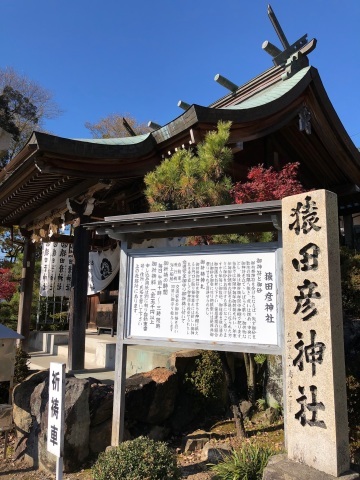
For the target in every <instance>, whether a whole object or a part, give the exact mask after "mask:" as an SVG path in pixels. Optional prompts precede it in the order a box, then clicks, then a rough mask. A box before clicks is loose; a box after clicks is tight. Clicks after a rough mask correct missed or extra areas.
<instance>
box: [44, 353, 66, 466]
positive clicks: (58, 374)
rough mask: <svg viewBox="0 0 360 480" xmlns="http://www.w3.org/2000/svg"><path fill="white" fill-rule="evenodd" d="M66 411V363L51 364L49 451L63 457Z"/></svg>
mask: <svg viewBox="0 0 360 480" xmlns="http://www.w3.org/2000/svg"><path fill="white" fill-rule="evenodd" d="M64 410H65V363H54V362H51V363H50V372H49V404H48V431H47V450H48V452H51V453H53V454H54V455H56V457H62V456H63V449H64Z"/></svg>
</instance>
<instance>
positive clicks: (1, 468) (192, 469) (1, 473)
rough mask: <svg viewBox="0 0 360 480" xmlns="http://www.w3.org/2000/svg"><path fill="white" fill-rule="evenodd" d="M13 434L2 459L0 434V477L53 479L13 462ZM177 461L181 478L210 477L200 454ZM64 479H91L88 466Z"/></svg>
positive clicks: (197, 479) (201, 479)
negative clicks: (6, 453) (5, 455)
mask: <svg viewBox="0 0 360 480" xmlns="http://www.w3.org/2000/svg"><path fill="white" fill-rule="evenodd" d="M14 443H15V436H14V434H13V433H9V445H8V455H7V458H6V459H4V434H0V479H1V480H19V479H20V478H21V479H22V480H34V479H36V480H53V478H54V476H55V475H54V476H50V475H48V474H45V473H44V472H42V471H41V470H34V469H32V468H29V467H28V466H27V465H26V464H25V463H24V462H22V461H18V462H14V461H13V458H12V452H13V449H14ZM178 462H179V465H180V467H181V471H182V478H183V479H188V480H209V479H211V478H212V476H211V474H210V473H209V472H206V471H204V470H206V465H205V464H204V463H203V462H201V460H200V455H199V454H197V453H192V454H191V455H179V456H178ZM63 478H64V480H92V479H93V477H92V475H91V470H90V467H89V466H87V467H86V468H84V469H83V470H81V471H79V472H75V473H69V474H64V477H63Z"/></svg>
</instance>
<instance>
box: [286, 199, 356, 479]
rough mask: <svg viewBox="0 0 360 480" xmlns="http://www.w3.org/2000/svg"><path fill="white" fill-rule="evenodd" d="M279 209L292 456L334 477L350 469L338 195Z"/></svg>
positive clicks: (293, 202) (295, 202) (288, 202)
mask: <svg viewBox="0 0 360 480" xmlns="http://www.w3.org/2000/svg"><path fill="white" fill-rule="evenodd" d="M282 205H283V213H282V228H283V252H284V261H283V265H284V318H285V345H286V349H285V352H284V354H285V355H286V387H287V409H286V411H287V443H288V445H287V450H288V457H289V459H291V460H295V461H298V462H300V463H304V464H306V465H309V466H311V467H313V468H315V469H317V470H321V471H323V472H325V473H327V474H329V475H333V476H334V477H337V476H339V475H340V474H341V473H343V472H345V471H347V470H348V469H349V446H348V425H347V408H346V390H345V361H344V337H343V326H342V305H341V285H340V261H339V231H338V209H337V196H336V195H335V194H334V193H332V192H327V191H326V190H317V191H312V192H308V193H304V194H300V195H295V196H292V197H287V198H285V199H284V200H283V202H282Z"/></svg>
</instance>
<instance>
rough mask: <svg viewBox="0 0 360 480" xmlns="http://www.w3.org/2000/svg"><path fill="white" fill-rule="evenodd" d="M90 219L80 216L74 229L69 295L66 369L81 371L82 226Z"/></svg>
mask: <svg viewBox="0 0 360 480" xmlns="http://www.w3.org/2000/svg"><path fill="white" fill-rule="evenodd" d="M89 221H90V217H87V216H85V215H80V216H79V217H78V219H77V221H76V226H75V229H74V244H73V255H74V260H73V270H72V284H71V295H70V319H69V353H68V369H69V370H83V369H84V364H85V331H86V314H87V285H88V265H89V243H90V232H89V231H88V230H86V229H85V228H84V227H83V226H82V224H84V223H86V222H89Z"/></svg>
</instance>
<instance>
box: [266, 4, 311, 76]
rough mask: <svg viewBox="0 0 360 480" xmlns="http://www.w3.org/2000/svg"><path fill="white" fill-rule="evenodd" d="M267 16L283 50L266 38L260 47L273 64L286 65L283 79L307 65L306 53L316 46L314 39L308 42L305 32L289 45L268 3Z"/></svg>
mask: <svg viewBox="0 0 360 480" xmlns="http://www.w3.org/2000/svg"><path fill="white" fill-rule="evenodd" d="M268 16H269V18H270V21H271V23H272V25H273V27H274V29H275V32H276V34H277V36H278V37H279V40H280V42H281V44H282V46H283V50H281V49H279V48H278V47H276V46H275V45H273V44H272V43H271V42H269V41H268V40H266V41H265V42H264V43H263V44H262V48H263V50H265V52H267V53H268V54H269V55H271V56H272V57H273V63H274V65H275V66H281V65H282V66H284V67H286V72H287V73H286V74H285V76H284V78H283V80H285V79H286V78H289V77H290V76H292V75H293V74H294V73H296V72H297V71H299V70H300V68H303V67H304V66H307V65H308V60H307V59H306V55H308V54H309V53H310V52H312V51H313V50H314V48H315V47H316V39H313V40H311V41H310V42H308V40H307V33H306V34H305V35H303V36H302V37H301V38H299V39H298V40H296V42H294V43H293V44H292V45H290V43H289V42H288V40H287V38H286V36H285V33H284V31H283V29H282V28H281V25H280V23H279V21H278V19H277V18H276V15H275V13H274V10H273V9H272V8H271V5H268ZM295 65H296V66H295ZM291 67H293V68H291ZM294 67H295V68H294Z"/></svg>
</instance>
